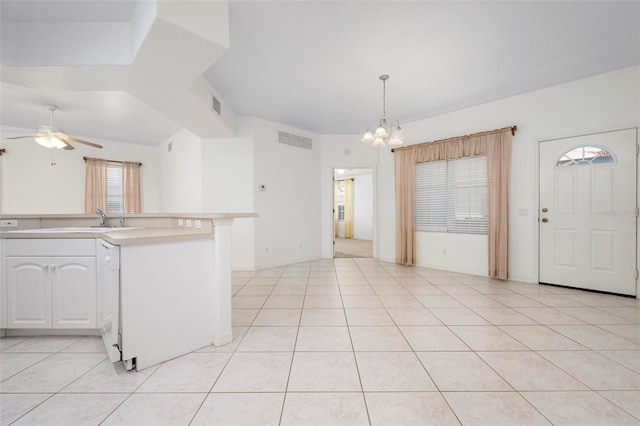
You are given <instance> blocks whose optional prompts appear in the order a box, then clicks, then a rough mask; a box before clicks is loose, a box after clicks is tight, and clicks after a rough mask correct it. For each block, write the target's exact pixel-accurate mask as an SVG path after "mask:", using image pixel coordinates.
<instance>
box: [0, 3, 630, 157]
mask: <svg viewBox="0 0 640 426" xmlns="http://www.w3.org/2000/svg"><path fill="white" fill-rule="evenodd" d="M0 17H1V18H2V22H1V24H2V45H1V48H2V49H1V56H0V59H1V62H2V68H1V69H0V73H1V76H0V78H1V80H2V83H1V86H0V101H1V109H0V123H1V124H3V125H5V126H16V127H25V128H35V127H36V126H37V125H39V124H45V123H47V122H48V111H46V109H45V108H44V107H43V104H46V103H54V104H58V105H59V106H60V111H58V112H56V125H58V126H59V127H63V128H65V130H67V132H69V133H71V134H74V135H77V136H85V137H95V138H101V139H113V140H122V141H128V142H134V143H146V144H151V145H154V144H158V143H160V142H161V141H162V140H164V139H166V138H167V137H169V136H170V135H171V134H173V133H174V132H176V131H177V130H178V129H180V128H183V127H185V128H187V129H189V130H191V131H193V132H194V133H196V134H198V135H200V136H202V137H217V136H220V137H222V136H228V135H230V134H232V133H233V131H234V128H233V116H234V113H235V114H237V115H248V116H256V117H261V118H265V119H268V120H272V121H277V122H280V123H284V124H288V125H291V126H294V127H298V128H301V129H305V130H309V131H314V132H318V133H354V134H358V133H361V132H362V131H363V130H365V129H366V128H367V127H368V126H371V125H373V124H375V122H376V120H377V119H378V118H379V117H380V115H381V112H382V84H381V82H380V81H379V80H378V76H379V75H381V74H389V75H390V76H391V79H390V80H388V82H387V97H386V98H387V115H388V116H389V118H391V119H397V120H400V121H401V122H407V121H412V120H416V119H420V118H426V117H430V116H433V115H437V114H441V113H445V112H448V111H453V110H456V109H460V108H465V107H469V106H473V105H477V104H481V103H484V102H489V101H492V100H495V99H500V98H504V97H507V96H511V95H515V94H519V93H524V92H528V91H531V90H536V89H541V88H544V87H549V86H552V85H556V84H560V83H564V82H567V81H572V80H576V79H580V78H584V77H588V76H591V75H595V74H600V73H604V72H607V71H612V70H616V69H620V68H624V67H627V66H632V65H637V64H638V63H640V2H636V1H588V2H587V1H507V2H505V1H482V2H478V1H469V2H465V1H462V2H458V1H425V2H404V1H240V0H237V1H234V0H232V1H230V2H228V4H227V3H226V2H218V1H165V0H160V1H157V2H156V1H149V0H139V1H133V0H131V1H103V0H80V1H78V0H64V1H57V0H44V1H23V0H18V1H14V0H3V1H2V2H0ZM211 94H213V95H214V96H216V97H218V98H220V99H221V100H223V106H224V108H226V113H225V109H223V119H222V120H221V119H220V118H219V117H217V116H216V115H212V111H211V105H210V102H211V99H210V97H209V95H211Z"/></svg>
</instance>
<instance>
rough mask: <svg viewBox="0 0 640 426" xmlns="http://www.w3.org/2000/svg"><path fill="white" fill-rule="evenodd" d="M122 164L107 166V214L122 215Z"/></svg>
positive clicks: (109, 164)
mask: <svg viewBox="0 0 640 426" xmlns="http://www.w3.org/2000/svg"><path fill="white" fill-rule="evenodd" d="M123 211H124V210H123V192H122V164H120V163H108V164H107V213H122V212H123Z"/></svg>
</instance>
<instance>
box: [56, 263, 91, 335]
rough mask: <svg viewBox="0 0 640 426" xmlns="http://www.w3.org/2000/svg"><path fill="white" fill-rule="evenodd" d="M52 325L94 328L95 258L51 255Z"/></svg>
mask: <svg viewBox="0 0 640 426" xmlns="http://www.w3.org/2000/svg"><path fill="white" fill-rule="evenodd" d="M51 264H52V265H53V267H52V268H51V269H50V272H51V316H52V321H53V323H52V327H53V328H96V327H97V320H96V318H97V317H96V259H95V257H52V258H51Z"/></svg>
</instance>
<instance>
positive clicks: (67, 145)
mask: <svg viewBox="0 0 640 426" xmlns="http://www.w3.org/2000/svg"><path fill="white" fill-rule="evenodd" d="M62 142H64V143H65V146H63V147H62V149H66V150H67V151H69V150H71V149H75V148H74V147H73V146H71V144H70V143H69V142H67V141H62Z"/></svg>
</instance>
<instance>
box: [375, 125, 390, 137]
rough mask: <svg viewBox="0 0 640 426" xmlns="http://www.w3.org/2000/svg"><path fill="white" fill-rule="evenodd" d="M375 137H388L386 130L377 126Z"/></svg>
mask: <svg viewBox="0 0 640 426" xmlns="http://www.w3.org/2000/svg"><path fill="white" fill-rule="evenodd" d="M376 137H377V138H382V139H384V138H386V137H389V135H388V134H387V130H386V129H385V128H384V127H382V126H379V127H378V128H377V129H376Z"/></svg>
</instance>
